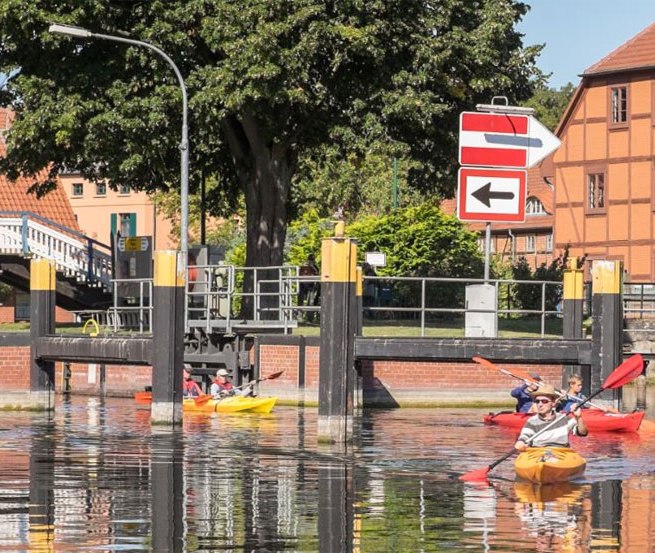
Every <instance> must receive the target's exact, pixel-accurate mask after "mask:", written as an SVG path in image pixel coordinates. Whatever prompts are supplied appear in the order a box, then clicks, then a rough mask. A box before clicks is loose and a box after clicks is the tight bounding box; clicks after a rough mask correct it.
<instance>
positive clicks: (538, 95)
mask: <svg viewBox="0 0 655 553" xmlns="http://www.w3.org/2000/svg"><path fill="white" fill-rule="evenodd" d="M574 92H575V87H574V86H573V85H572V84H571V83H567V84H565V85H564V86H563V87H561V88H560V89H559V90H557V89H555V88H548V87H547V86H545V85H543V84H538V85H537V88H536V90H535V92H534V94H533V96H532V97H531V98H530V99H529V100H528V101H527V102H525V104H524V105H525V106H526V107H530V108H534V116H535V117H536V118H537V119H538V120H539V121H541V122H542V123H543V124H544V125H545V126H546V127H548V128H549V129H550V130H551V131H554V130H555V128H556V127H557V125H558V123H559V120H560V119H561V117H562V114H563V113H564V110H565V109H566V106H567V105H568V104H569V102H570V101H571V97H572V96H573V93H574Z"/></svg>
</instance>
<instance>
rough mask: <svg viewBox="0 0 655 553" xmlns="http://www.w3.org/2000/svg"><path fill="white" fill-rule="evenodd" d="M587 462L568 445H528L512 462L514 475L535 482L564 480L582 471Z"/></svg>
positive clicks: (550, 482) (543, 482) (551, 482)
mask: <svg viewBox="0 0 655 553" xmlns="http://www.w3.org/2000/svg"><path fill="white" fill-rule="evenodd" d="M586 465H587V462H586V461H585V460H584V458H583V457H582V456H581V455H580V454H579V453H576V452H575V451H573V450H572V449H570V448H568V447H530V448H528V449H527V450H525V451H524V452H523V453H521V454H519V456H518V457H517V458H516V461H515V463H514V469H515V470H516V476H518V477H519V478H520V479H522V480H528V481H530V482H535V483H537V484H553V483H556V482H566V481H567V480H571V479H572V478H575V477H576V476H579V475H580V474H582V473H583V472H584V469H585V467H586Z"/></svg>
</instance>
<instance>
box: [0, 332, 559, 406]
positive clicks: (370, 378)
mask: <svg viewBox="0 0 655 553" xmlns="http://www.w3.org/2000/svg"><path fill="white" fill-rule="evenodd" d="M29 355H30V350H29V347H28V346H6V347H0V386H1V387H2V389H4V390H7V391H14V390H16V391H19V390H27V389H29V361H30V359H29ZM300 359H301V355H300V344H264V345H261V346H260V351H259V365H260V374H261V376H263V377H265V376H267V375H270V374H272V373H274V372H277V371H284V372H283V373H282V375H281V376H280V377H279V378H277V379H275V380H270V381H264V382H262V383H261V384H260V393H261V394H262V395H277V396H279V397H280V398H281V399H286V400H289V401H299V400H301V401H307V402H316V401H318V384H319V383H318V378H319V371H318V368H319V347H318V346H314V345H306V346H305V366H304V374H305V386H304V388H303V389H301V388H300V387H299V382H300V375H301V367H300V366H299V365H300ZM506 366H507V368H510V367H511V366H510V365H506ZM515 366H516V367H517V368H519V369H522V370H524V371H528V372H538V373H539V374H540V375H541V376H542V377H543V379H544V380H545V381H546V382H547V383H549V384H553V385H556V386H561V384H562V383H561V374H562V367H560V366H559V365H543V366H535V365H530V366H525V365H519V364H517V365H515ZM63 370H64V363H63V362H57V363H55V389H56V391H57V392H61V391H62V387H63V383H64V380H63ZM70 370H71V379H70V386H71V390H72V392H73V393H78V394H89V395H95V394H98V393H99V392H100V376H101V375H100V365H99V364H90V365H89V364H85V363H71V364H70ZM151 377H152V369H151V367H149V366H128V365H109V364H108V365H106V366H105V392H106V393H107V394H108V395H112V396H125V397H130V396H132V395H133V394H134V392H136V391H140V390H143V389H144V388H145V387H146V386H150V385H151ZM362 383H363V389H364V401H365V403H366V404H367V405H393V406H403V405H426V406H427V405H455V404H458V403H480V404H496V405H497V404H512V402H513V400H512V398H511V397H510V396H509V391H510V390H511V389H512V388H513V387H515V386H518V385H519V384H520V381H518V380H516V379H513V378H510V377H508V376H504V375H502V374H500V373H497V372H495V371H493V370H490V369H486V368H484V367H482V366H480V365H478V364H476V363H452V362H441V363H439V362H430V361H370V360H367V361H364V362H362Z"/></svg>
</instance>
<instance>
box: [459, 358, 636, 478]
mask: <svg viewBox="0 0 655 553" xmlns="http://www.w3.org/2000/svg"><path fill="white" fill-rule="evenodd" d="M643 370H644V359H643V357H642V356H641V355H640V354H638V353H637V354H636V355H633V356H632V357H630V358H629V359H626V360H625V361H624V362H623V363H621V364H620V365H619V366H618V367H617V368H616V369H614V370H613V371H612V372H611V373H610V375H609V376H608V377H607V378H606V379H605V382H603V384H602V386H601V387H600V389H599V390H596V391H595V392H594V393H593V394H591V395H590V396H589V397H588V398H587V399H585V400H583V401H582V403H580V405H579V406H578V407H582V405H584V404H585V403H587V402H588V401H589V400H590V399H591V398H593V397H596V396H597V395H598V394H600V393H602V392H603V391H605V390H613V389H615V388H620V387H621V386H624V385H625V384H627V383H628V382H632V381H633V380H634V379H635V378H637V377H638V376H639V375H640V374H641V373H642V372H643ZM566 416H567V415H566V414H563V415H558V416H557V417H555V418H554V419H553V420H552V422H551V423H550V424H548V425H546V426H545V427H544V428H542V429H541V430H540V431H539V432H537V433H536V434H535V435H534V436H532V437H531V438H530V440H529V441H528V445H531V444H532V443H533V442H534V440H535V439H536V438H537V437H538V436H540V435H541V434H543V433H544V432H545V431H546V430H549V429H550V428H551V427H552V426H553V425H554V424H555V423H557V421H559V420H561V419H562V418H564V417H566ZM514 453H516V449H514V448H512V450H511V451H509V452H507V453H506V454H505V455H503V456H502V457H501V458H500V459H496V460H495V461H494V462H493V463H491V464H490V465H488V466H486V467H484V468H482V469H476V470H472V471H470V472H467V473H466V474H462V475H461V476H460V477H459V479H460V480H463V481H464V482H475V481H476V480H484V479H486V477H487V474H489V471H491V470H492V469H493V468H494V467H496V466H498V465H500V463H502V462H503V461H505V460H506V459H509V458H510V457H511V456H512V455H514Z"/></svg>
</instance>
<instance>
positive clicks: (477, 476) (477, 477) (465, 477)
mask: <svg viewBox="0 0 655 553" xmlns="http://www.w3.org/2000/svg"><path fill="white" fill-rule="evenodd" d="M487 474H489V467H484V468H483V469H476V470H472V471H470V472H467V473H465V474H462V475H461V476H460V477H459V479H460V480H461V481H462V482H480V481H481V480H486V479H487Z"/></svg>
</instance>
